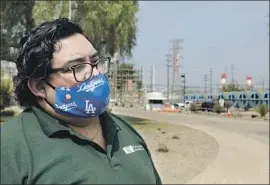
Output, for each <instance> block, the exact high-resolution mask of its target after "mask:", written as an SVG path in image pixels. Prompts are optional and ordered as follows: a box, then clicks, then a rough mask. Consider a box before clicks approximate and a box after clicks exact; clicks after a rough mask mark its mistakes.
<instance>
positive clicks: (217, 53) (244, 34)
mask: <svg viewBox="0 0 270 185" xmlns="http://www.w3.org/2000/svg"><path fill="white" fill-rule="evenodd" d="M268 15H269V2H267V1H262V2H259V1H239V2H233V1H221V2H217V1H216V2H215V1H209V2H207V1H202V2H196V1H190V2H184V1H178V2H177V1H171V2H166V1H156V2H151V1H141V2H140V11H139V13H138V15H137V17H138V20H139V22H138V28H139V32H138V39H137V42H138V43H137V46H136V48H135V49H134V56H133V59H132V61H133V62H135V63H136V66H137V67H138V68H139V67H140V66H144V82H145V83H146V84H150V74H151V73H150V67H151V65H155V73H156V75H155V81H156V84H162V85H166V82H167V75H166V67H165V54H166V53H169V52H170V50H169V49H170V47H171V43H170V40H171V39H184V42H183V43H181V46H182V47H183V48H184V49H183V50H181V55H182V56H183V57H184V59H183V60H182V61H181V64H182V65H183V68H181V69H180V72H185V73H186V74H187V81H188V85H192V86H193V85H195V86H203V84H204V81H203V76H204V74H205V73H206V74H209V70H210V68H213V83H216V84H217V83H219V82H220V76H221V73H223V72H224V71H225V68H227V72H228V79H229V80H231V64H234V69H235V78H236V80H237V81H238V83H240V84H245V83H246V80H245V78H246V76H247V75H251V76H252V77H253V81H254V82H260V81H261V79H262V78H264V79H265V83H267V82H268V80H269V34H268V32H269V26H268V24H269V20H268V17H267V16H268Z"/></svg>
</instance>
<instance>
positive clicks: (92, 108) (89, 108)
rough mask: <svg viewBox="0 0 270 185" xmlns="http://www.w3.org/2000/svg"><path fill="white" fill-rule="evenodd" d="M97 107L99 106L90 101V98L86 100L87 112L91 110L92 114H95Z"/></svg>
mask: <svg viewBox="0 0 270 185" xmlns="http://www.w3.org/2000/svg"><path fill="white" fill-rule="evenodd" d="M96 109H97V108H96V107H94V106H93V104H92V103H89V100H85V112H86V113H87V114H89V113H90V112H91V113H92V114H95V112H96Z"/></svg>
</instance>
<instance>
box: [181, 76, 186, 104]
mask: <svg viewBox="0 0 270 185" xmlns="http://www.w3.org/2000/svg"><path fill="white" fill-rule="evenodd" d="M181 78H183V81H182V82H183V83H184V104H186V75H185V74H183V75H181Z"/></svg>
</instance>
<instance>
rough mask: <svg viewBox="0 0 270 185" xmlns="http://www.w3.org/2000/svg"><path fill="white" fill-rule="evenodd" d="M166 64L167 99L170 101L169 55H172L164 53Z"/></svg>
mask: <svg viewBox="0 0 270 185" xmlns="http://www.w3.org/2000/svg"><path fill="white" fill-rule="evenodd" d="M165 56H166V57H167V58H166V62H167V63H166V66H167V101H168V102H169V101H170V67H171V66H172V65H171V64H170V63H171V57H172V55H170V54H166V55H165Z"/></svg>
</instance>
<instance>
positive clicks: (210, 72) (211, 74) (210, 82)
mask: <svg viewBox="0 0 270 185" xmlns="http://www.w3.org/2000/svg"><path fill="white" fill-rule="evenodd" d="M212 73H213V72H212V68H210V93H211V94H212V93H213V92H212Z"/></svg>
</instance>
